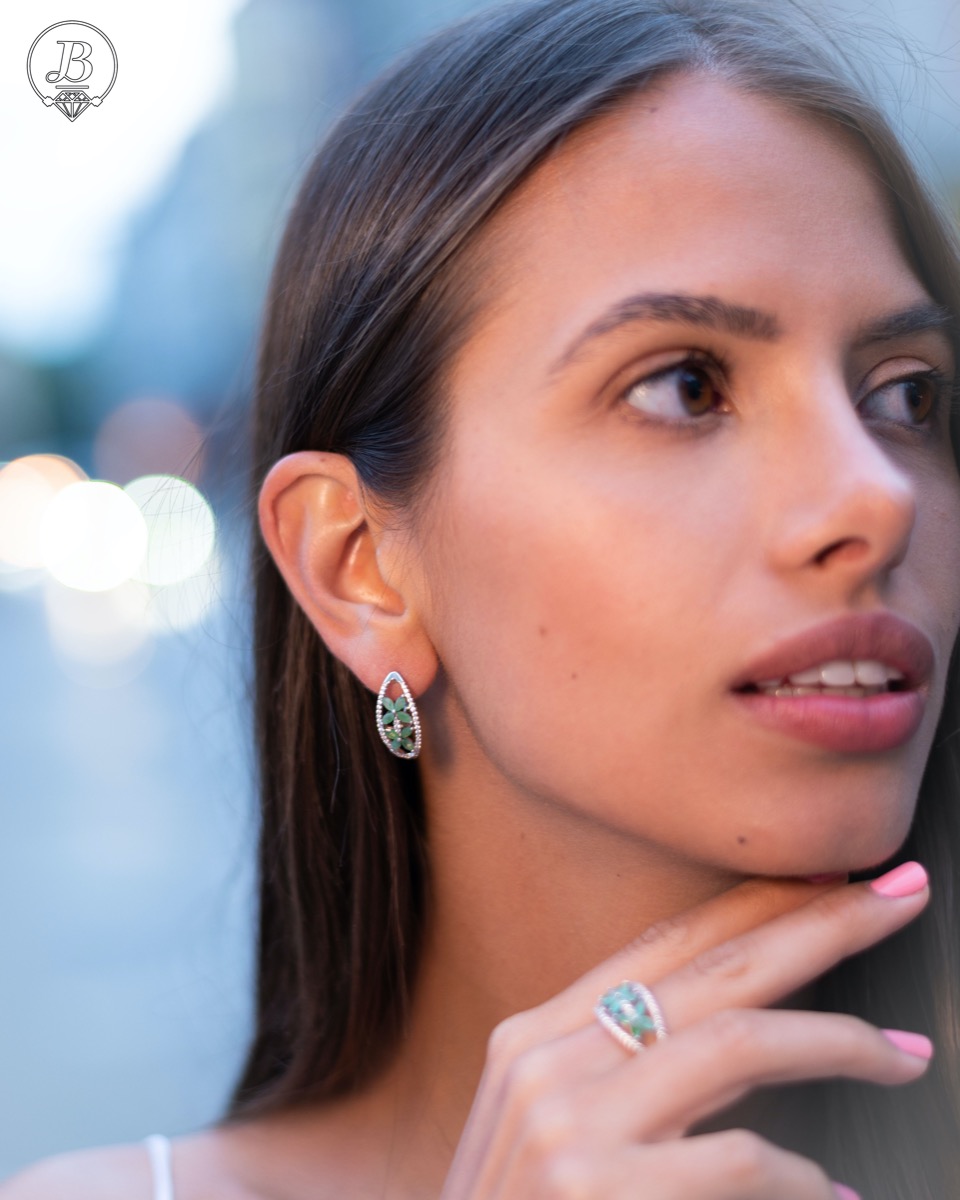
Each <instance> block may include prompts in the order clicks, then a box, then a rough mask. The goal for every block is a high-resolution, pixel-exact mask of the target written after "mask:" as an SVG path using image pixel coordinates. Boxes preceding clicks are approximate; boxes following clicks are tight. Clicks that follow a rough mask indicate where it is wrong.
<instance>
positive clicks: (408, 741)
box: [377, 671, 421, 758]
mask: <svg viewBox="0 0 960 1200" xmlns="http://www.w3.org/2000/svg"><path fill="white" fill-rule="evenodd" d="M391 683H396V684H398V685H399V687H400V695H399V696H397V697H396V698H394V699H391V698H390V697H389V696H388V695H387V688H388V687H389V686H390V684H391ZM377 731H378V732H379V734H380V740H381V741H382V742H383V744H384V745H385V746H386V747H387V749H388V750H389V751H390V753H391V754H395V755H396V756H397V758H416V757H417V755H418V754H419V753H420V743H421V737H420V714H419V713H418V712H417V706H416V704H415V703H414V700H413V696H411V694H410V689H409V688H408V687H407V684H406V680H405V679H404V678H403V676H402V675H401V674H400V673H399V672H398V671H391V672H390V674H389V675H388V676H387V677H386V679H385V680H384V681H383V683H382V684H381V685H380V694H379V695H378V696H377Z"/></svg>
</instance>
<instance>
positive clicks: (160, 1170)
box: [143, 1133, 174, 1200]
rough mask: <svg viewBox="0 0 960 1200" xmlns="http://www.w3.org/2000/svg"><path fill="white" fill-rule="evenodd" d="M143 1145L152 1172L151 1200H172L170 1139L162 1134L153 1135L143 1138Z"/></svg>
mask: <svg viewBox="0 0 960 1200" xmlns="http://www.w3.org/2000/svg"><path fill="white" fill-rule="evenodd" d="M143 1144H144V1145H145V1146H146V1148H147V1153H148V1154H149V1155H150V1166H151V1168H152V1170H153V1200H174V1195H173V1165H172V1162H171V1156H170V1139H169V1138H167V1137H164V1136H163V1134H162V1133H154V1134H151V1135H150V1137H148V1138H144V1141H143Z"/></svg>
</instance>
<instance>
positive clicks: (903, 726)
mask: <svg viewBox="0 0 960 1200" xmlns="http://www.w3.org/2000/svg"><path fill="white" fill-rule="evenodd" d="M732 695H733V698H734V699H735V700H736V701H737V703H738V704H741V705H743V706H744V710H745V712H746V713H747V714H748V715H749V716H750V717H751V719H753V720H754V721H756V722H757V723H758V724H760V725H763V726H764V727H765V728H767V729H773V730H775V731H777V732H778V733H785V734H787V735H788V736H789V737H794V738H798V739H799V740H800V741H803V742H809V743H811V744H812V745H814V746H820V747H822V748H823V749H824V750H834V751H836V752H837V753H840V754H876V753H877V752H879V751H881V750H893V749H895V748H896V747H897V746H902V745H903V743H904V742H907V741H909V740H910V738H912V737H913V735H914V734H915V733H916V732H917V730H918V729H919V728H920V724H921V722H922V721H923V713H924V708H925V706H926V692H925V690H924V691H916V690H909V691H902V692H878V693H877V694H876V695H873V696H862V697H860V696H830V695H826V694H819V695H813V696H771V695H767V694H766V693H764V692H744V691H736V692H733V693H732Z"/></svg>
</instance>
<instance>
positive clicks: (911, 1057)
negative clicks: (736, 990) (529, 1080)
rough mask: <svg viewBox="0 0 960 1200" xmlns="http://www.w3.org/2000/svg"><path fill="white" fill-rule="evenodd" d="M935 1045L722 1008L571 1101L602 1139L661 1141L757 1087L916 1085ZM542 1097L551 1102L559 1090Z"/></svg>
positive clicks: (841, 1023)
mask: <svg viewBox="0 0 960 1200" xmlns="http://www.w3.org/2000/svg"><path fill="white" fill-rule="evenodd" d="M928 1046H929V1043H927V1042H926V1039H925V1038H923V1037H922V1036H921V1037H919V1038H916V1039H915V1041H914V1045H913V1046H911V1049H919V1050H920V1051H921V1053H919V1054H917V1053H907V1052H906V1051H905V1050H904V1049H902V1048H900V1046H898V1045H897V1044H896V1043H895V1042H894V1041H893V1040H891V1039H890V1038H888V1037H887V1036H886V1035H885V1034H884V1033H883V1032H882V1031H881V1030H879V1029H877V1028H876V1027H875V1026H873V1025H871V1024H869V1023H868V1022H866V1021H862V1020H860V1018H859V1017H852V1016H847V1015H845V1014H840V1013H819V1012H804V1011H796V1012H793V1011H789V1010H783V1009H777V1010H774V1011H771V1010H767V1009H743V1008H732V1009H721V1010H720V1011H718V1012H715V1013H713V1014H712V1015H711V1016H710V1017H708V1018H706V1019H705V1020H703V1021H700V1022H698V1023H697V1024H696V1025H692V1026H690V1027H689V1028H687V1029H684V1030H682V1031H681V1032H680V1033H677V1034H675V1035H673V1036H672V1037H670V1038H669V1039H668V1040H666V1041H664V1042H660V1043H658V1044H657V1045H655V1046H653V1047H651V1048H650V1049H649V1050H648V1051H644V1052H642V1053H640V1054H637V1055H629V1056H628V1055H627V1054H624V1061H623V1062H622V1063H621V1065H620V1067H619V1068H618V1069H617V1070H614V1071H610V1072H608V1073H607V1074H606V1075H605V1076H603V1077H596V1076H595V1077H593V1078H592V1079H590V1080H589V1081H588V1082H586V1083H583V1084H581V1085H580V1086H576V1085H572V1086H568V1088H567V1090H566V1092H565V1093H564V1094H565V1096H566V1097H567V1099H565V1101H564V1103H569V1104H570V1105H571V1106H572V1107H573V1108H575V1110H576V1111H577V1112H578V1113H580V1114H582V1116H581V1125H582V1132H583V1133H584V1134H585V1135H586V1137H587V1139H588V1140H589V1141H592V1142H594V1143H595V1144H607V1145H608V1146H610V1147H614V1146H617V1145H619V1144H622V1143H625V1142H629V1141H642V1142H650V1141H661V1140H664V1139H668V1138H680V1137H683V1136H684V1134H685V1133H686V1132H687V1131H688V1130H689V1129H690V1128H691V1126H693V1125H695V1124H696V1123H697V1122H698V1121H702V1120H704V1119H705V1118H707V1117H711V1116H713V1115H714V1114H716V1113H718V1112H721V1111H722V1110H724V1109H726V1108H729V1107H730V1106H731V1105H732V1104H735V1103H736V1102H737V1101H738V1100H740V1099H742V1097H743V1096H744V1095H746V1093H747V1092H750V1091H752V1090H753V1089H754V1088H757V1087H764V1086H769V1085H772V1084H785V1083H799V1082H802V1081H806V1080H812V1079H830V1078H836V1077H845V1078H849V1079H859V1080H864V1081H867V1082H871V1083H878V1084H886V1085H894V1084H903V1083H910V1082H912V1081H913V1080H914V1079H919V1077H920V1076H921V1075H922V1074H923V1073H924V1071H925V1070H926V1069H927V1066H928V1063H929V1058H928V1057H924V1056H923V1053H922V1052H923V1050H925V1049H926V1048H928ZM574 1077H575V1076H574ZM558 1094H559V1093H556V1092H555V1093H553V1095H554V1096H556V1095H558ZM539 1102H541V1103H546V1104H548V1105H549V1104H550V1103H551V1099H550V1096H549V1095H547V1096H542V1097H541V1098H540V1101H539ZM527 1103H528V1104H529V1103H530V1101H529V1099H528V1100H527ZM535 1103H536V1102H535Z"/></svg>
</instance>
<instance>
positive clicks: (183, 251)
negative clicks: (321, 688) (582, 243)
mask: <svg viewBox="0 0 960 1200" xmlns="http://www.w3.org/2000/svg"><path fill="white" fill-rule="evenodd" d="M482 6H483V5H481V4H479V3H476V2H472V0H402V2H401V0H203V2H202V4H197V3H188V0H165V4H164V6H163V7H162V8H161V7H160V6H147V5H139V4H130V3H129V0H85V2H84V3H83V4H81V5H79V6H77V8H76V10H75V11H72V12H71V14H70V15H71V16H74V17H76V18H77V19H80V20H83V21H86V22H89V23H90V24H93V25H95V26H97V27H98V28H100V29H102V30H103V32H104V33H105V34H106V35H107V36H108V37H109V38H110V40H111V41H112V43H113V45H114V47H115V49H116V53H117V57H118V63H119V70H118V74H117V79H116V83H115V85H114V87H113V89H112V91H111V93H110V95H109V96H108V97H107V99H106V100H105V101H104V103H103V105H102V106H101V107H99V108H91V109H89V110H87V111H86V112H84V113H82V114H81V115H80V116H79V117H78V118H77V119H76V120H75V121H69V120H67V119H66V118H65V117H64V116H63V114H62V113H60V112H58V111H57V110H56V109H55V108H48V107H47V108H45V107H44V106H43V105H42V104H41V103H40V101H39V99H38V98H37V96H36V95H35V94H34V92H33V91H32V90H31V88H30V86H29V82H28V81H27V79H26V78H25V75H24V64H25V61H26V56H27V51H28V50H29V48H30V46H31V43H32V42H33V41H34V39H35V38H36V37H37V35H38V34H40V33H41V31H42V30H44V29H45V28H46V27H47V26H49V25H51V24H53V23H55V22H58V21H62V20H64V19H66V18H65V16H64V13H63V11H62V9H61V8H60V7H59V5H54V4H53V3H49V2H48V0H39V2H37V0H30V2H29V3H27V4H26V5H22V6H19V7H18V8H16V9H14V7H13V6H6V8H5V11H4V15H3V26H2V33H3V36H2V37H0V62H2V70H0V150H2V159H0V161H2V163H3V179H4V186H3V187H2V188H0V664H2V666H0V680H2V692H0V697H2V700H0V753H2V757H0V1178H2V1177H3V1176H5V1175H6V1174H8V1173H10V1172H12V1171H14V1170H15V1169H16V1168H18V1167H19V1166H21V1165H23V1164H25V1163H27V1162H29V1161H32V1160H33V1159H35V1158H38V1157H40V1156H43V1155H47V1154H50V1153H54V1152H57V1151H61V1150H68V1149H75V1148H79V1147H83V1146H89V1145H95V1144H102V1143H109V1142H115V1141H126V1140H131V1139H136V1138H142V1137H144V1136H145V1135H146V1134H148V1133H151V1132H164V1133H167V1134H170V1135H176V1134H178V1133H182V1132H187V1131H189V1130H191V1129H194V1128H197V1127H198V1126H200V1125H203V1124H204V1123H206V1122H209V1121H211V1120H213V1119H215V1118H216V1117H217V1116H218V1115H219V1113H220V1112H221V1110H222V1106H223V1104H224V1102H225V1099H226V1096H227V1093H228V1091H229V1088H230V1085H231V1083H232V1080H233V1078H234V1075H235V1073H236V1071H237V1070H238V1068H239V1065H240V1061H241V1058H242V1055H243V1051H244V1046H245V1040H246V1037H247V1035H248V1031H249V1026H250V1012H251V995H250V994H251V965H252V960H251V952H252V933H253V926H252V914H253V907H252V898H253V849H254V839H255V835H256V814H255V809H254V796H253V763H252V758H251V751H250V738H249V735H248V728H247V721H248V718H247V708H248V699H247V689H248V681H249V672H248V596H247V592H246V583H245V577H244V571H245V554H246V549H247V542H246V539H247V535H248V514H247V512H246V508H245V504H246V502H245V497H244V485H245V475H244V472H245V468H246V455H245V435H246V422H247V412H248V404H249V396H250V387H251V377H252V370H253V365H254V353H255V339H256V329H257V322H258V319H259V313H260V308H261V304H262V298H263V294H264V289H265V286H266V282H267V276H268V272H269V268H270V263H271V257H272V254H273V252H274V249H275V247H276V243H277V240H278V237H279V234H280V230H281V227H282V223H283V218H284V214H285V212H286V210H287V207H288V205H289V203H290V201H291V199H292V196H293V192H294V189H295V186H296V183H297V181H298V179H299V177H300V175H301V173H302V171H303V169H304V168H305V166H306V164H307V162H308V160H309V158H310V155H311V152H312V150H313V148H314V147H315V146H316V144H317V142H318V140H319V139H320V138H321V137H322V135H323V133H324V131H325V129H326V128H327V126H328V125H329V123H330V122H331V120H332V119H333V118H334V117H335V115H336V114H337V112H338V111H339V110H340V109H341V108H342V107H343V105H344V104H345V102H346V101H347V100H348V99H349V98H350V97H351V96H352V95H353V94H354V92H355V91H356V90H357V88H358V87H359V86H360V85H362V84H363V83H364V82H366V81H367V80H368V79H369V78H370V77H372V76H373V75H374V74H376V73H377V72H378V71H379V70H380V69H381V68H382V67H383V66H384V65H385V64H386V63H387V62H388V61H389V60H390V59H391V58H392V57H393V56H394V55H395V54H396V53H397V52H398V51H400V50H402V49H403V48H405V47H406V46H407V45H408V44H410V43H411V42H413V41H416V40H417V39H418V38H420V37H421V36H422V35H423V34H425V33H427V32H430V31H432V30H433V29H435V28H437V27H439V26H440V25H443V24H445V23H447V22H448V21H450V20H451V19H454V18H456V17H458V16H461V15H464V14H466V13H467V12H470V11H473V10H475V9H478V8H480V7H482ZM841 10H843V11H845V12H846V13H847V14H848V15H849V16H850V18H851V20H852V23H853V27H854V29H855V30H856V31H857V32H858V34H859V33H865V34H866V37H867V40H868V41H870V42H871V43H872V44H873V45H874V46H875V53H874V57H875V59H876V60H877V61H878V63H879V64H880V68H881V76H880V86H881V88H882V89H883V90H884V95H885V102H886V103H887V105H888V107H889V109H890V112H891V114H892V115H893V116H894V118H895V120H896V121H897V123H899V124H901V125H902V126H903V127H904V128H905V129H906V130H907V132H908V136H909V137H910V139H911V141H912V142H913V143H914V144H915V145H916V147H917V152H918V155H919V157H920V159H921V163H922V165H923V166H924V168H925V170H926V171H927V173H928V174H929V176H930V177H931V179H932V180H933V183H934V185H935V187H936V188H937V189H938V190H939V191H940V192H941V194H942V195H943V196H944V198H945V199H946V201H947V203H948V204H950V205H951V206H952V207H953V208H954V210H955V211H956V209H957V204H956V199H957V195H958V185H960V64H958V50H960V4H958V3H956V2H954V0H870V2H868V3H854V2H853V0H844V2H843V3H842V4H839V5H837V4H833V5H831V6H830V9H829V11H830V12H831V13H837V12H839V11H841ZM894 31H899V34H900V36H902V35H903V34H906V36H907V37H908V39H909V41H910V48H905V47H904V45H903V43H902V42H901V41H900V40H899V38H898V36H896V35H895V33H894ZM914 58H916V59H917V60H918V61H919V63H920V65H921V72H920V74H919V75H918V74H917V72H916V70H915V69H914V65H913V61H912V60H913V59H914Z"/></svg>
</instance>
